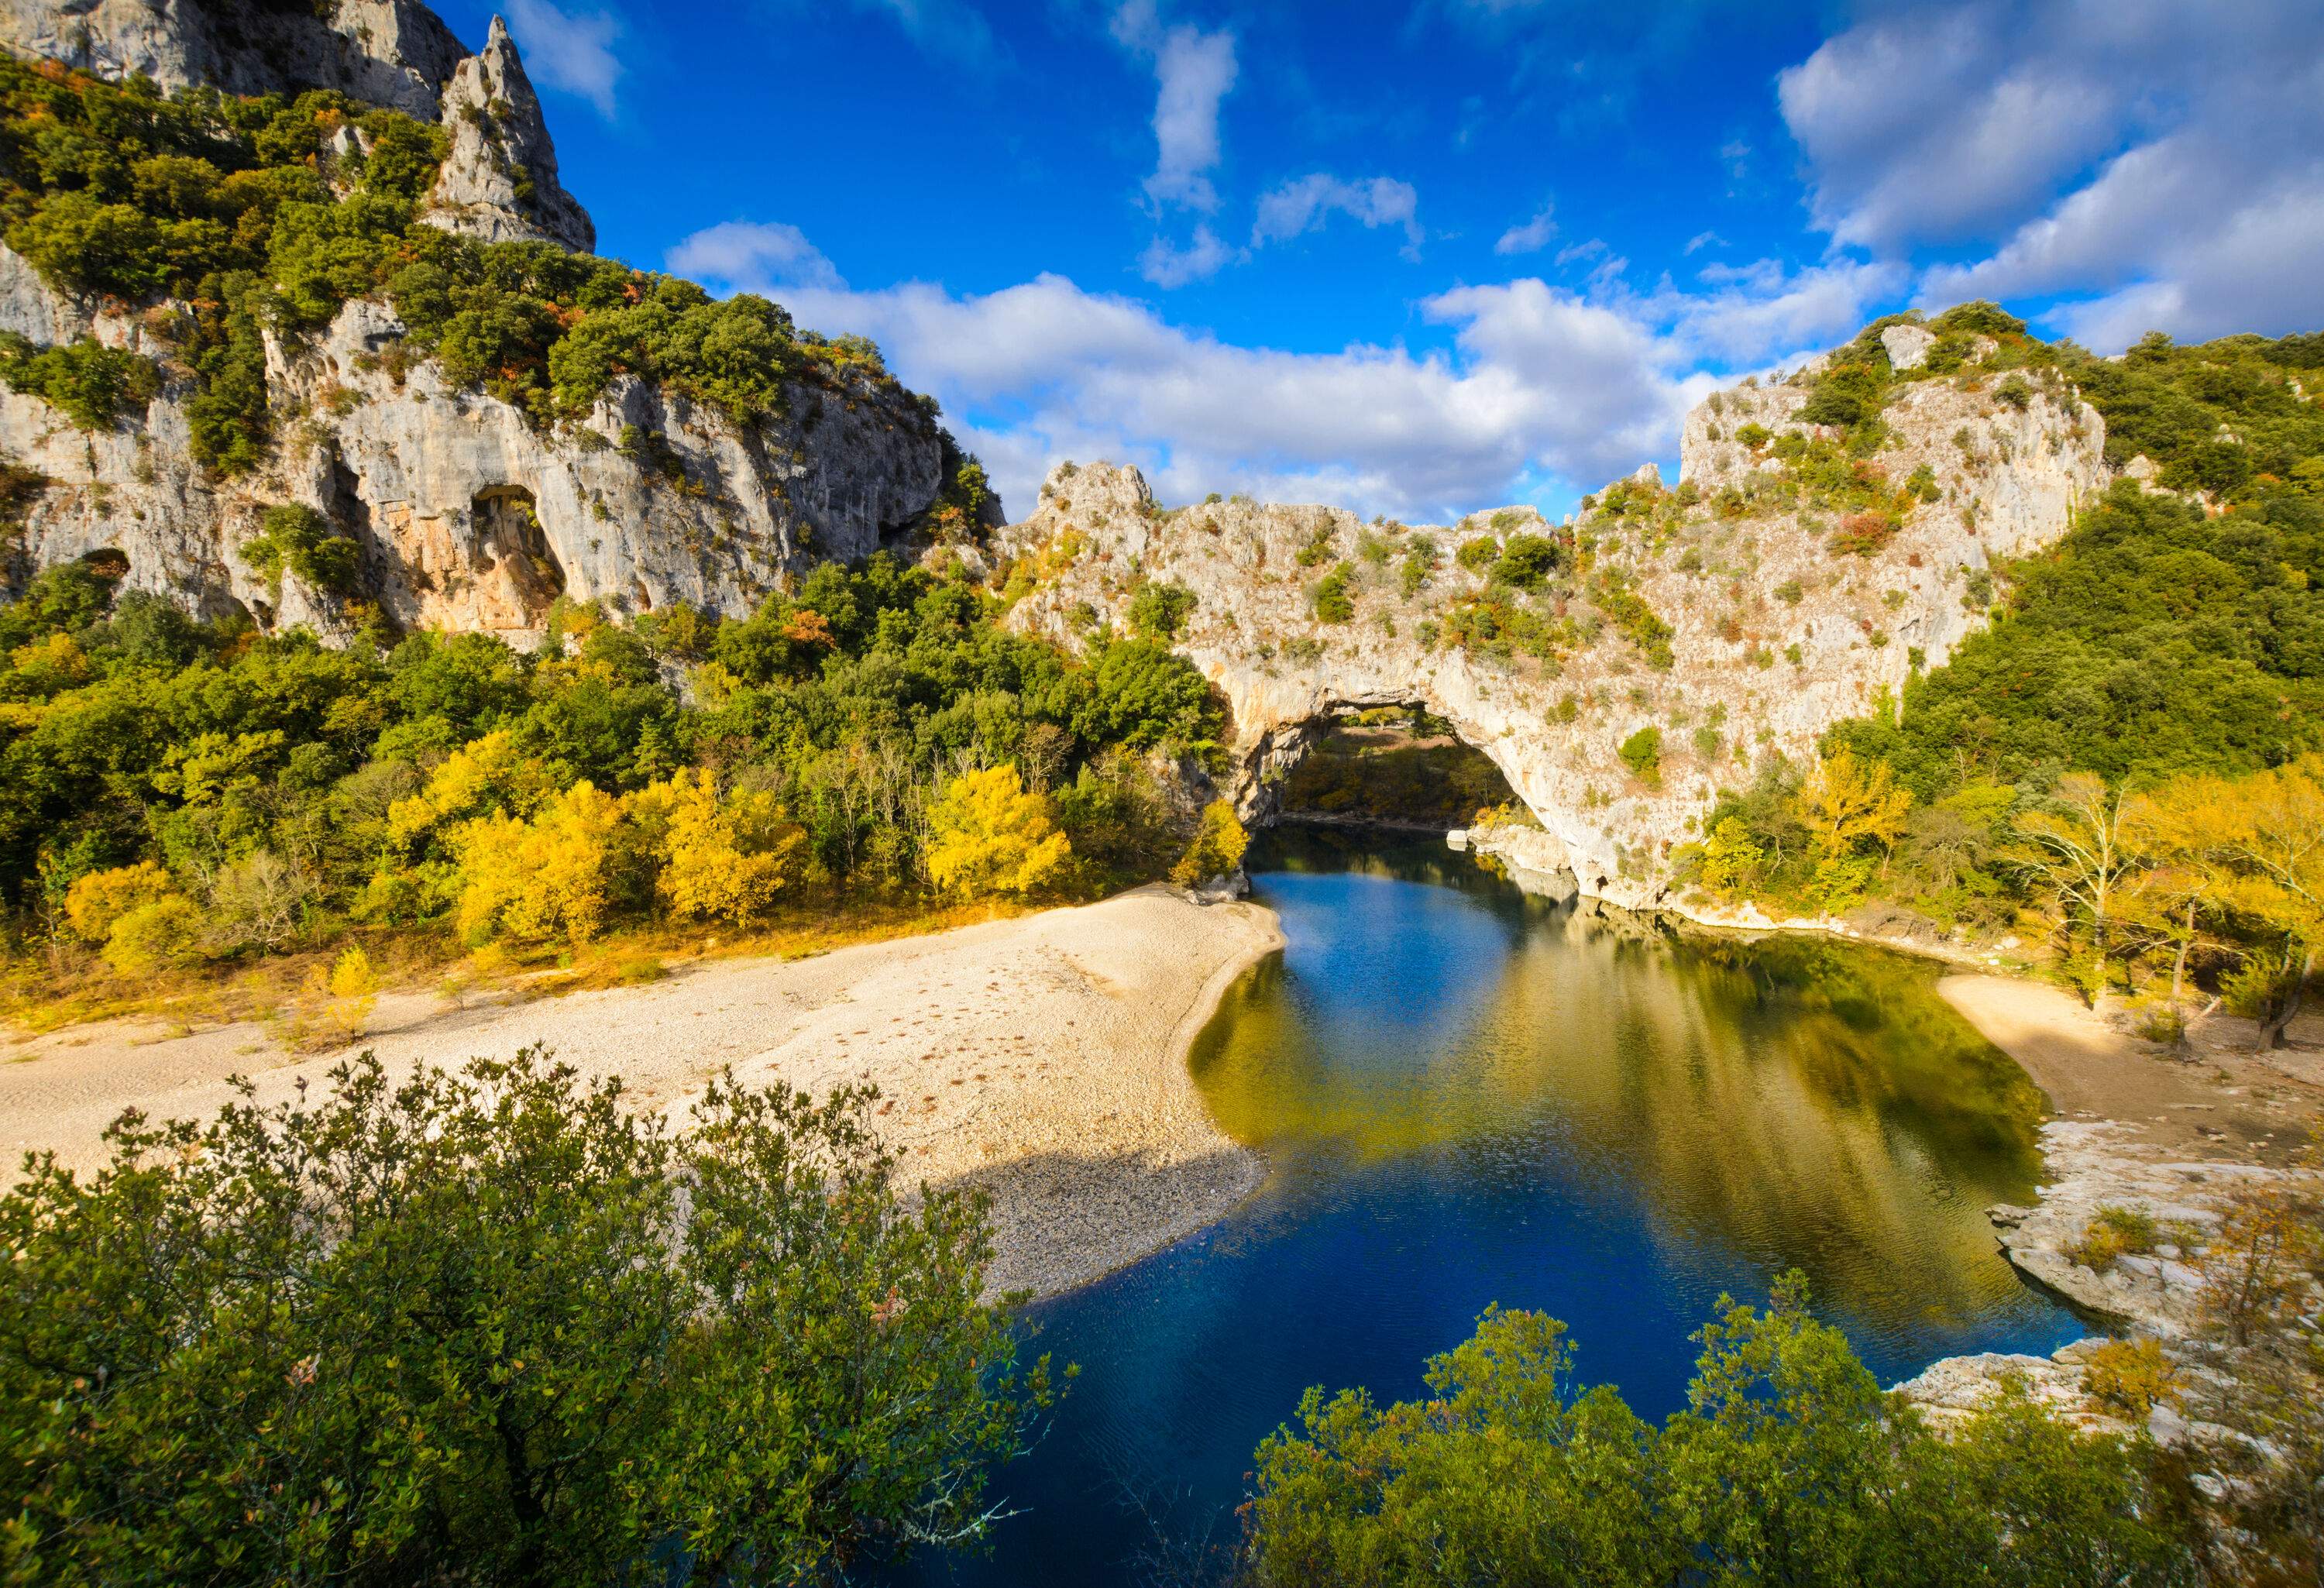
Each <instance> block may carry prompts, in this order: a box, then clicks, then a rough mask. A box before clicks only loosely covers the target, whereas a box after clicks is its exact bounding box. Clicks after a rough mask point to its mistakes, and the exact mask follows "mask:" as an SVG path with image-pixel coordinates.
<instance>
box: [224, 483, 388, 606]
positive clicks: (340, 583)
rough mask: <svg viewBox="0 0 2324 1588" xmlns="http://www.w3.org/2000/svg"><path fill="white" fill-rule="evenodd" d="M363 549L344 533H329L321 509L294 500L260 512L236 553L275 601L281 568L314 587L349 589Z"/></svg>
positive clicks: (343, 593) (339, 590)
mask: <svg viewBox="0 0 2324 1588" xmlns="http://www.w3.org/2000/svg"><path fill="white" fill-rule="evenodd" d="M241 556H242V560H243V561H244V562H245V563H247V564H249V565H250V567H251V568H252V569H253V570H254V571H255V572H256V573H257V574H258V575H259V577H262V578H263V579H264V580H265V581H266V583H267V586H268V587H269V588H271V589H272V591H273V592H274V596H275V599H276V600H278V601H279V600H281V596H282V576H283V574H284V573H286V572H289V573H294V574H297V575H298V576H299V577H300V578H301V579H303V580H304V581H306V582H307V583H308V584H309V585H311V586H314V587H315V588H316V589H318V590H330V591H334V592H337V593H338V594H341V595H345V594H346V593H347V592H349V591H351V590H353V589H354V588H355V570H356V567H357V565H358V563H359V562H360V560H361V558H362V548H361V547H359V546H357V545H356V544H355V541H354V540H351V539H350V538H348V537H347V536H345V535H341V534H337V533H334V532H333V531H332V529H331V524H330V521H329V520H328V519H326V518H325V517H324V516H323V515H322V514H321V513H319V512H316V511H315V510H314V509H313V508H311V507H309V506H307V505H306V504H305V503H296V502H293V503H283V504H281V505H280V506H276V507H270V508H268V509H267V510H266V511H265V512H263V513H262V514H261V515H260V516H259V530H258V533H257V534H255V535H254V536H252V537H251V538H250V539H249V540H244V542H243V543H242V546H241Z"/></svg>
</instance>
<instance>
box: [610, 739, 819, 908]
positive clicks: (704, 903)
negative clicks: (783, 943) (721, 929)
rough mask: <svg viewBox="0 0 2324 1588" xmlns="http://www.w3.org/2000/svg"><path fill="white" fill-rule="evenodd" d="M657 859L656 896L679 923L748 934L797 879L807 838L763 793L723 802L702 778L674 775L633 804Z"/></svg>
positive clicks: (745, 792) (710, 780)
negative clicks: (699, 922) (717, 925)
mask: <svg viewBox="0 0 2324 1588" xmlns="http://www.w3.org/2000/svg"><path fill="white" fill-rule="evenodd" d="M630 807H631V810H632V814H633V815H634V816H636V817H637V818H638V820H639V822H640V824H641V826H643V827H644V828H645V829H646V830H647V831H648V832H649V833H650V835H651V838H650V842H651V843H652V845H653V848H654V850H655V852H656V853H657V854H659V856H660V858H661V863H662V865H661V879H660V886H661V894H662V897H663V899H664V900H667V901H668V903H669V909H670V912H671V913H672V914H673V915H676V916H678V917H680V918H682V919H683V918H701V917H710V918H715V919H720V920H724V921H729V922H732V923H733V925H735V926H738V927H739V926H747V925H748V924H750V922H751V921H752V920H753V919H756V918H757V917H759V916H761V915H762V914H764V913H765V912H766V910H767V909H768V908H769V907H770V905H772V904H773V903H774V900H775V895H776V894H778V893H779V892H781V891H782V890H783V889H784V888H785V887H786V886H788V884H789V883H790V882H792V880H793V879H794V878H795V877H796V875H797V873H798V867H799V863H800V861H801V859H802V858H803V857H804V855H805V853H806V850H807V831H806V829H805V828H803V827H801V826H799V825H798V823H796V822H793V821H789V820H788V819H786V818H785V817H784V814H783V808H782V805H781V802H780V801H779V800H777V799H776V798H775V797H774V796H773V795H772V794H770V793H768V792H767V791H765V790H764V789H738V790H736V791H734V792H733V793H732V794H730V795H728V796H727V797H726V798H725V799H720V798H719V797H718V783H717V780H716V779H715V778H714V777H713V776H712V775H711V774H710V773H709V772H707V771H689V772H679V773H678V775H677V776H676V777H674V778H672V779H670V780H669V781H668V782H666V783H656V784H654V785H653V786H652V787H651V788H649V789H642V790H641V791H640V792H638V793H636V794H633V795H632V796H631V797H630Z"/></svg>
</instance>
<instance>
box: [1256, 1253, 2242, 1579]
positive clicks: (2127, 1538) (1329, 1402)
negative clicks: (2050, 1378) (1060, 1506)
mask: <svg viewBox="0 0 2324 1588" xmlns="http://www.w3.org/2000/svg"><path fill="white" fill-rule="evenodd" d="M1696 1338H1697V1339H1699V1340H1700V1341H1701V1343H1702V1351H1701V1357H1700V1359H1699V1361H1698V1363H1697V1366H1696V1371H1695V1378H1694V1381H1693V1384H1692V1388H1691V1390H1690V1393H1689V1395H1688V1399H1687V1404H1686V1406H1685V1408H1684V1409H1683V1410H1681V1411H1679V1412H1677V1413H1675V1414H1674V1415H1673V1416H1672V1417H1670V1418H1669V1419H1668V1421H1667V1422H1665V1424H1664V1425H1663V1426H1661V1427H1659V1428H1657V1427H1655V1426H1653V1425H1651V1424H1649V1423H1646V1421H1644V1420H1643V1419H1641V1418H1640V1417H1637V1414H1636V1413H1634V1412H1633V1411H1631V1409H1630V1408H1629V1407H1628V1406H1627V1405H1626V1404H1625V1403H1624V1402H1623V1400H1622V1399H1621V1397H1620V1396H1619V1395H1618V1393H1617V1392H1616V1391H1615V1390H1614V1389H1613V1388H1612V1387H1611V1386H1610V1385H1604V1384H1600V1385H1596V1386H1592V1387H1591V1388H1589V1389H1586V1390H1585V1389H1582V1388H1581V1387H1580V1386H1578V1385H1577V1384H1575V1383H1574V1382H1573V1379H1572V1373H1573V1351H1572V1345H1571V1344H1570V1343H1568V1341H1567V1339H1566V1334H1565V1330H1564V1327H1563V1325H1561V1324H1559V1323H1558V1322H1557V1321H1556V1320H1555V1319H1554V1318H1548V1317H1545V1316H1542V1315H1540V1314H1537V1313H1527V1312H1504V1311H1501V1310H1499V1309H1489V1310H1488V1311H1487V1312H1486V1313H1485V1315H1484V1316H1482V1317H1480V1319H1479V1320H1478V1325H1477V1332H1476V1334H1474V1335H1473V1336H1472V1337H1471V1339H1469V1340H1468V1341H1467V1342H1465V1343H1462V1344H1461V1345H1460V1346H1458V1347H1456V1348H1455V1349H1453V1350H1452V1351H1451V1352H1448V1353H1444V1354H1443V1355H1440V1356H1437V1357H1434V1358H1432V1359H1431V1360H1430V1362H1429V1364H1428V1370H1427V1373H1426V1375H1425V1377H1426V1382H1427V1386H1428V1391H1429V1394H1428V1399H1425V1401H1418V1402H1399V1403H1397V1404H1395V1405H1392V1406H1386V1407H1383V1406H1380V1405H1379V1404H1378V1403H1376V1402H1375V1401H1373V1400H1372V1399H1371V1398H1370V1397H1369V1395H1367V1394H1365V1393H1364V1392H1362V1391H1360V1390H1344V1391H1342V1392H1341V1393H1340V1394H1338V1395H1336V1396H1332V1397H1329V1398H1327V1397H1326V1396H1325V1395H1324V1393H1323V1390H1322V1389H1320V1388H1317V1389H1311V1390H1308V1391H1307V1392H1306V1394H1305V1396H1303V1397H1302V1398H1301V1400H1300V1403H1299V1410H1298V1419H1297V1423H1296V1426H1286V1427H1283V1428H1281V1429H1278V1430H1277V1432H1276V1433H1274V1434H1272V1435H1270V1436H1268V1438H1267V1440H1266V1441H1265V1442H1264V1443H1263V1444H1262V1445H1260V1446H1259V1452H1258V1454H1257V1456H1256V1458H1255V1470H1254V1473H1253V1476H1252V1493H1251V1498H1250V1502H1249V1504H1248V1505H1247V1507H1246V1509H1245V1510H1244V1513H1243V1515H1244V1527H1245V1546H1246V1552H1247V1556H1248V1558H1249V1560H1250V1581H1251V1582H1252V1583H1255V1584H1258V1585H1259V1588H1322V1585H1323V1584H1325V1583H1382V1584H1388V1583H1397V1584H1403V1583H1411V1584H1423V1583H1427V1584H1434V1583H1455V1582H1471V1581H1492V1582H1503V1583H1609V1584H1610V1583H1691V1582H1697V1581H1702V1582H1716V1583H1801V1584H1816V1583H1892V1584H1896V1585H1897V1588H1948V1585H1950V1584H1955V1583H1969V1582H1993V1583H2003V1582H2006V1583H2017V1584H2023V1585H2024V1588H2069V1585H2074V1584H2081V1583H2086V1582H2089V1581H2091V1580H2094V1579H2095V1578H2098V1577H2102V1578H2103V1580H2104V1581H2106V1582H2107V1583H2112V1584H2116V1585H2117V1588H2172V1585H2175V1584H2179V1583H2187V1582H2190V1581H2193V1580H2194V1579H2195V1576H2196V1564H2195V1563H2196V1559H2197V1554H2196V1551H2197V1546H2198V1542H2199V1541H2198V1539H2197V1537H2195V1529H2194V1527H2193V1526H2192V1525H2191V1524H2190V1522H2189V1520H2188V1519H2186V1517H2185V1515H2184V1512H2183V1510H2182V1509H2181V1508H2180V1507H2178V1506H2176V1505H2174V1504H2173V1503H2172V1502H2171V1499H2170V1491H2169V1488H2168V1486H2167V1483H2166V1482H2165V1480H2164V1479H2163V1477H2162V1476H2161V1475H2160V1474H2157V1473H2151V1472H2150V1470H2149V1468H2148V1467H2147V1465H2146V1463H2144V1460H2143V1457H2142V1453H2141V1452H2140V1451H2139V1450H2138V1449H2137V1448H2136V1447H2135V1446H2132V1445H2127V1444H2126V1443H2125V1442H2123V1441H2120V1440H2116V1439H2110V1438H2105V1437H2096V1436H2082V1435H2080V1434H2078V1433H2076V1432H2075V1430H2074V1429H2073V1428H2072V1427H2071V1426H2070V1425H2068V1424H2067V1423H2065V1422H2064V1421H2062V1420H2061V1419H2060V1418H2058V1417H2055V1416H2054V1415H2053V1414H2052V1413H2051V1412H2049V1411H2047V1410H2046V1409H2044V1408H2043V1407H2041V1406H2040V1405H2039V1404H2038V1403H2036V1402H2034V1401H2033V1399H2031V1398H2030V1397H2029V1396H2028V1395H2027V1394H2026V1393H2025V1391H2024V1388H2023V1386H2016V1387H2010V1388H2005V1390H2003V1392H2002V1393H2001V1394H2000V1395H1998V1396H1997V1397H1995V1398H1994V1399H1992V1400H1991V1401H1989V1402H1988V1403H1987V1405H1985V1406H1984V1407H1983V1408H1980V1409H1979V1410H1978V1411H1977V1412H1976V1413H1974V1414H1972V1415H1971V1416H1970V1417H1969V1419H1968V1420H1967V1421H1966V1423H1965V1424H1964V1425H1963V1426H1960V1428H1959V1429H1958V1430H1956V1431H1954V1432H1952V1433H1951V1434H1950V1436H1942V1437H1941V1436H1938V1435H1936V1434H1935V1433H1933V1432H1932V1431H1931V1430H1930V1428H1929V1427H1928V1426H1926V1425H1925V1424H1924V1423H1923V1421H1922V1420H1921V1419H1920V1418H1919V1417H1917V1416H1915V1415H1914V1414H1913V1413H1912V1412H1911V1411H1910V1410H1909V1409H1908V1408H1902V1407H1899V1406H1897V1405H1896V1404H1895V1403H1894V1402H1892V1401H1891V1400H1890V1399H1888V1398H1887V1397H1886V1396H1884V1395H1883V1394H1882V1393H1881V1391H1880V1387H1879V1383H1878V1381H1877V1380H1875V1379H1874V1378H1873V1376H1872V1374H1871V1373H1870V1372H1869V1371H1867V1369H1866V1368H1865V1367H1864V1365H1863V1363H1862V1362H1859V1361H1858V1359H1857V1357H1856V1354H1855V1353H1854V1352H1853V1351H1852V1350H1850V1349H1849V1343H1848V1341H1847V1338H1846V1336H1845V1335H1843V1334H1841V1333H1840V1331H1839V1330H1838V1329H1835V1328H1832V1327H1831V1326H1830V1325H1825V1324H1821V1323H1818V1322H1817V1321H1815V1320H1814V1319H1813V1318H1812V1317H1811V1316H1809V1315H1808V1312H1807V1309H1806V1302H1805V1286H1804V1283H1803V1282H1802V1281H1801V1280H1800V1278H1799V1276H1797V1275H1792V1276H1789V1277H1787V1278H1786V1279H1784V1280H1783V1281H1782V1282H1781V1283H1779V1285H1778V1287H1777V1288H1776V1291H1775V1298H1774V1300H1773V1302H1772V1304H1771V1305H1770V1306H1767V1307H1766V1309H1765V1310H1764V1311H1763V1310H1759V1309H1755V1308H1753V1307H1749V1306H1742V1305H1739V1304H1738V1303H1736V1302H1734V1301H1732V1300H1730V1299H1729V1298H1727V1297H1720V1302H1719V1306H1718V1311H1717V1314H1716V1316H1714V1317H1713V1318H1712V1319H1711V1322H1710V1323H1708V1324H1707V1325H1704V1327H1703V1329H1702V1331H1701V1334H1698V1335H1697V1336H1696ZM2088 1562H2102V1563H2103V1565H2099V1566H2098V1567H2097V1569H2096V1571H2095V1572H2093V1571H2091V1570H2089V1569H2088V1568H2087V1567H2086V1565H2085V1563H2088ZM1484 1563H1489V1564H1484Z"/></svg>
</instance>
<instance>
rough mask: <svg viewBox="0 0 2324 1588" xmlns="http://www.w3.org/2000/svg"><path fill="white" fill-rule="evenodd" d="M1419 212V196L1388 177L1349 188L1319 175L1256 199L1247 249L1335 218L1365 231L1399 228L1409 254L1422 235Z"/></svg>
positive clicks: (1327, 175) (1323, 173)
mask: <svg viewBox="0 0 2324 1588" xmlns="http://www.w3.org/2000/svg"><path fill="white" fill-rule="evenodd" d="M1419 209H1420V195H1419V193H1418V192H1416V190H1415V189H1414V188H1413V186H1412V184H1411V183H1409V182H1400V181H1397V180H1396V179H1395V178H1393V177H1373V178H1371V179H1370V180H1367V181H1360V182H1349V181H1342V180H1340V179H1339V178H1338V177H1335V176H1333V175H1332V174H1331V173H1330V172H1329V171H1316V172H1314V174H1312V175H1309V176H1304V177H1300V178H1298V179H1296V180H1292V181H1287V182H1285V183H1283V184H1282V185H1281V186H1279V187H1277V188H1274V189H1270V190H1269V191H1268V192H1267V193H1266V194H1264V195H1263V196H1261V198H1260V199H1259V217H1258V219H1257V220H1256V221H1255V222H1254V223H1253V224H1252V226H1251V229H1250V241H1251V245H1252V246H1253V247H1257V246H1259V245H1262V244H1266V243H1281V242H1287V241H1288V240H1290V239H1291V238H1293V237H1296V236H1299V235H1303V234H1304V233H1307V232H1311V231H1314V230H1316V229H1318V228H1320V227H1321V226H1323V224H1324V222H1326V221H1327V220H1329V219H1330V218H1331V217H1332V216H1333V214H1334V213H1335V212H1336V213H1338V214H1341V215H1345V216H1349V217H1352V218H1354V219H1356V220H1358V221H1360V222H1362V223H1363V225H1364V226H1365V228H1366V229H1367V230H1369V229H1372V228H1375V227H1379V226H1400V227H1402V228H1403V230H1404V240H1405V245H1406V251H1407V252H1409V251H1411V250H1413V249H1416V248H1418V247H1419V246H1420V240H1421V237H1422V235H1424V234H1423V233H1422V231H1421V228H1420V218H1419Z"/></svg>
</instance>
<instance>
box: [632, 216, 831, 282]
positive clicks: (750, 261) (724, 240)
mask: <svg viewBox="0 0 2324 1588" xmlns="http://www.w3.org/2000/svg"><path fill="white" fill-rule="evenodd" d="M667 259H668V263H669V268H670V269H671V270H673V271H676V272H678V274H680V275H686V276H692V277H694V278H696V280H698V281H703V282H708V283H710V284H711V285H712V286H714V287H720V288H723V289H724V290H725V291H730V292H759V293H763V294H766V295H768V296H770V297H771V296H774V295H775V294H776V293H778V292H779V291H783V290H785V289H788V288H791V287H818V288H825V289H832V288H844V286H845V285H846V283H845V282H843V281H841V280H840V278H839V272H838V270H837V269H836V268H835V266H834V265H833V264H832V263H831V261H830V260H828V259H825V257H824V256H823V252H822V250H820V249H818V248H817V247H816V245H814V244H812V243H810V242H808V241H807V234H806V233H805V232H802V231H800V230H799V229H798V227H797V226H785V225H783V224H781V223H779V222H766V221H747V220H730V221H722V222H720V223H719V224H718V225H716V226H707V227H705V228H704V229H703V230H701V231H698V232H696V233H695V234H694V235H691V236H689V237H687V238H686V239H684V240H683V241H681V242H680V243H679V244H678V245H677V246H676V247H674V248H672V249H671V250H670V251H669V254H668V255H667Z"/></svg>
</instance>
